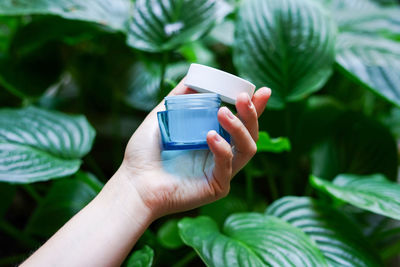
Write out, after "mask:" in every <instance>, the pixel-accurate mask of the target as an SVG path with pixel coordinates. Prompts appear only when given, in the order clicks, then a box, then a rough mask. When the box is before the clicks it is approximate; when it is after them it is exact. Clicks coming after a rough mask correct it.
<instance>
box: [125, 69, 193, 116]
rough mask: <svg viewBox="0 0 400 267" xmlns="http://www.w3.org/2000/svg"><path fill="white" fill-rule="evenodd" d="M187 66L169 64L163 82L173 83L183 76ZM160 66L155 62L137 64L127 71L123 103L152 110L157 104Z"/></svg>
mask: <svg viewBox="0 0 400 267" xmlns="http://www.w3.org/2000/svg"><path fill="white" fill-rule="evenodd" d="M188 68H189V64H187V63H184V62H179V63H172V64H169V65H168V67H167V69H166V73H165V80H166V81H167V82H173V83H175V82H176V81H177V80H178V79H180V78H182V77H184V76H185V74H186V72H187V70H188ZM160 79H161V65H160V64H157V63H155V62H147V63H142V62H137V63H136V64H134V65H133V66H132V67H131V69H130V70H129V80H128V84H129V85H128V89H127V96H126V97H125V101H126V102H127V103H128V104H129V105H130V106H132V107H135V108H137V109H141V110H146V111H149V110H152V109H153V108H154V107H155V106H156V105H157V104H158V103H159V96H160Z"/></svg>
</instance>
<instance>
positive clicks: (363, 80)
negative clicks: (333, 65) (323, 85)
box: [336, 33, 400, 107]
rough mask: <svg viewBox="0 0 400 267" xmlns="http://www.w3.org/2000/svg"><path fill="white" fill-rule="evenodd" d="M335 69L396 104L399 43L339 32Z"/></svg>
mask: <svg viewBox="0 0 400 267" xmlns="http://www.w3.org/2000/svg"><path fill="white" fill-rule="evenodd" d="M336 62H337V63H338V67H339V70H340V71H342V72H343V73H345V74H346V75H347V76H349V77H350V78H351V79H352V80H354V81H356V82H357V83H359V84H361V85H362V86H364V87H366V88H368V89H369V90H371V91H372V92H374V93H376V94H377V95H379V96H381V97H382V98H384V99H386V100H387V101H389V102H391V103H393V104H395V105H396V106H398V107H400V75H399V73H400V46H399V44H398V42H395V41H391V40H388V39H383V38H377V37H375V36H366V35H359V34H358V35H356V34H350V33H346V34H341V35H340V36H339V39H338V44H337V55H336Z"/></svg>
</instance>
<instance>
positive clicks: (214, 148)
mask: <svg viewBox="0 0 400 267" xmlns="http://www.w3.org/2000/svg"><path fill="white" fill-rule="evenodd" d="M187 93H195V91H193V90H191V89H190V88H187V87H186V86H184V85H183V81H181V82H180V84H179V85H178V86H177V87H176V88H175V89H173V90H172V91H171V92H170V94H169V95H180V94H187ZM270 95H271V90H270V89H268V88H265V87H264V88H261V89H259V90H257V91H256V93H255V94H254V96H253V98H252V99H251V100H250V98H249V97H248V95H247V94H246V93H242V94H241V95H239V97H238V98H237V102H236V109H237V111H238V116H235V115H234V114H232V112H231V111H230V110H229V109H228V108H226V107H221V108H220V109H219V111H218V120H219V122H220V124H221V125H222V127H223V128H224V129H225V130H226V131H227V132H228V133H229V134H230V135H231V137H232V141H233V144H234V149H233V151H232V148H231V146H230V145H229V144H228V143H227V142H226V141H225V140H224V139H223V138H222V137H221V136H220V135H219V134H217V133H216V132H215V131H210V132H209V133H208V134H207V143H208V145H209V148H210V150H182V151H161V146H160V132H159V127H158V121H157V112H158V111H162V110H164V101H163V102H161V103H160V104H159V105H158V106H157V107H155V108H154V109H153V111H152V112H151V113H150V114H149V115H148V116H147V117H146V119H145V120H144V122H143V123H142V124H141V125H140V126H139V128H138V129H137V130H136V132H135V133H134V134H133V136H132V137H131V139H130V141H129V143H128V146H127V148H126V151H125V157H124V160H123V163H122V165H121V167H120V169H119V170H118V172H119V173H120V174H121V175H118V176H119V177H120V179H124V180H125V181H124V184H125V185H129V187H131V189H133V190H135V191H136V192H134V193H137V195H138V196H139V199H141V201H142V202H143V204H144V205H145V206H146V207H147V208H148V209H149V210H150V211H151V216H152V217H153V218H154V219H155V218H157V217H160V216H162V215H165V214H169V213H174V212H179V211H184V210H189V209H193V208H195V207H198V206H201V205H204V204H207V203H210V202H212V201H215V200H217V199H219V198H222V197H224V196H226V195H227V194H228V192H229V188H230V186H229V185H230V180H231V179H232V177H233V176H234V175H235V174H236V173H237V172H238V171H239V170H240V169H241V168H243V167H244V166H245V165H246V163H247V162H248V161H249V160H250V159H251V158H252V157H253V156H254V154H255V153H256V151H257V147H256V141H257V139H258V117H259V116H260V115H261V114H262V112H263V111H264V109H265V106H266V104H267V101H268V99H269V97H270ZM239 118H240V119H239Z"/></svg>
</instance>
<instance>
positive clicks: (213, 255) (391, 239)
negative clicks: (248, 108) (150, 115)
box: [0, 0, 400, 266]
mask: <svg viewBox="0 0 400 267" xmlns="http://www.w3.org/2000/svg"><path fill="white" fill-rule="evenodd" d="M192 62H197V63H201V64H206V65H209V66H213V67H217V68H219V69H222V70H225V71H228V72H231V73H233V74H236V75H240V76H241V77H243V78H246V79H249V80H250V81H251V82H253V83H255V84H256V85H257V86H268V87H270V88H271V89H272V98H271V100H270V103H269V107H268V109H267V110H266V112H265V113H264V114H263V116H262V117H261V118H260V123H259V126H260V130H261V132H260V138H259V141H258V143H257V147H258V150H259V152H258V153H257V154H256V156H255V157H254V158H253V159H252V161H251V162H250V163H249V164H248V165H247V166H246V167H245V168H244V170H243V171H242V172H240V173H239V174H238V175H237V177H236V178H235V179H234V180H233V181H232V186H231V187H232V190H231V192H230V194H229V196H227V197H226V198H224V199H221V200H219V201H216V202H215V203H211V204H209V205H206V206H204V207H201V208H199V209H196V210H194V211H191V212H188V213H184V214H176V215H171V216H167V217H165V218H161V219H159V220H158V221H156V222H154V223H153V224H152V226H151V227H150V228H149V229H148V230H147V231H146V233H145V234H144V235H143V236H142V238H141V239H140V240H139V242H138V244H137V245H136V247H135V248H134V250H133V251H132V255H131V256H130V257H129V258H128V259H127V261H126V262H125V265H126V266H151V265H154V266H172V265H174V264H175V266H202V265H203V264H204V263H203V262H202V261H204V262H205V263H207V264H208V265H209V266H239V265H242V264H245V263H246V264H248V265H251V266H263V265H267V264H268V265H272V266H286V265H290V264H292V265H295V266H310V265H312V264H313V263H314V264H315V265H318V266H324V265H329V266H381V265H382V264H383V262H384V263H385V264H390V263H391V261H392V260H393V259H394V258H395V257H396V256H398V255H399V254H400V242H399V234H398V233H399V232H400V225H399V221H398V219H399V216H398V214H399V212H400V202H399V194H398V191H399V185H397V184H395V183H396V180H398V167H399V164H398V163H399V160H398V155H399V143H400V141H399V140H400V139H399V138H400V6H399V2H398V1H395V0H351V1H348V0H269V1H263V0H166V1H161V0H154V1H146V0H136V1H132V0H112V1H111V0H90V1H78V0H69V1H66V0H56V1H55V0H37V1H30V0H19V1H14V0H3V1H1V2H0V105H1V106H2V107H1V110H0V180H1V181H2V182H1V183H0V195H1V201H0V240H1V242H0V266H13V265H15V264H17V263H19V262H21V261H22V260H23V259H24V258H25V257H27V256H28V255H29V253H30V252H31V251H32V250H33V249H35V248H36V247H37V246H38V245H39V244H40V243H42V242H44V241H45V240H46V239H47V238H49V236H51V235H52V234H53V233H54V232H55V231H56V230H57V229H58V228H59V227H61V226H62V225H63V224H64V223H65V222H66V221H67V220H68V219H69V218H71V216H73V215H74V214H75V213H76V212H78V211H79V210H80V209H81V208H83V207H84V206H85V205H86V204H87V203H88V202H89V201H90V200H91V199H92V198H93V197H94V196H95V195H96V194H97V193H98V192H99V190H100V189H101V187H102V185H103V184H104V183H106V182H107V180H108V177H111V176H112V174H113V172H114V171H115V170H116V168H117V167H118V165H119V164H120V162H121V159H122V156H123V151H124V147H125V144H126V143H127V140H128V139H129V137H130V136H131V134H132V133H133V132H134V131H135V129H136V128H137V127H138V125H139V124H140V123H141V121H142V120H143V119H144V117H145V116H146V114H147V112H149V111H150V110H151V109H152V108H153V107H154V106H155V105H157V103H158V102H159V101H160V100H162V99H163V97H164V96H165V95H166V94H167V93H168V91H169V90H170V89H171V88H173V87H174V86H175V85H176V84H177V83H178V82H179V80H180V79H181V78H183V77H184V75H185V73H186V71H187V68H188V66H189V65H190V63H192ZM67 114H79V115H78V116H76V115H67ZM46 129H52V130H51V131H47V130H46ZM95 133H96V134H95ZM95 136H96V137H95ZM310 175H312V176H311V178H310V179H309V177H310ZM55 178H57V179H55ZM293 196H303V197H293ZM371 212H372V213H371ZM187 216H189V217H194V218H183V217H187ZM385 216H388V217H385ZM310 227H312V229H313V230H310V229H311V228H310ZM316 229H317V230H316ZM193 249H194V250H193ZM269 253H275V255H279V256H280V257H278V258H279V260H276V258H273V257H271V256H270V254H269ZM294 255H295V256H294Z"/></svg>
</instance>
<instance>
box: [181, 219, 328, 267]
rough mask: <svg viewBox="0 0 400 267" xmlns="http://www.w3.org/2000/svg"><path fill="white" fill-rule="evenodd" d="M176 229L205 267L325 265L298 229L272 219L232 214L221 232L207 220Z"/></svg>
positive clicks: (185, 221)
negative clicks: (206, 266)
mask: <svg viewBox="0 0 400 267" xmlns="http://www.w3.org/2000/svg"><path fill="white" fill-rule="evenodd" d="M179 228H180V234H181V237H182V239H183V241H184V243H185V244H187V245H189V246H191V247H193V248H194V249H195V250H196V252H197V253H198V254H199V256H200V257H201V258H202V260H203V261H204V262H205V263H206V264H207V265H208V266H326V262H325V259H324V257H323V256H322V254H321V252H320V251H319V250H318V248H317V247H316V246H315V244H314V243H313V242H312V241H311V240H310V239H309V238H308V237H307V236H306V235H305V234H304V233H303V232H302V231H301V230H299V229H297V228H295V227H293V226H291V225H290V224H288V223H286V222H285V221H283V220H281V219H278V218H275V217H272V216H264V215H262V214H257V213H239V214H235V215H232V216H230V217H229V218H228V219H227V220H226V221H225V225H224V227H223V230H222V231H220V230H219V229H218V226H217V224H216V223H215V222H214V221H213V220H212V219H210V218H209V217H198V218H195V219H191V218H185V219H183V220H181V221H180V222H179Z"/></svg>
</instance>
